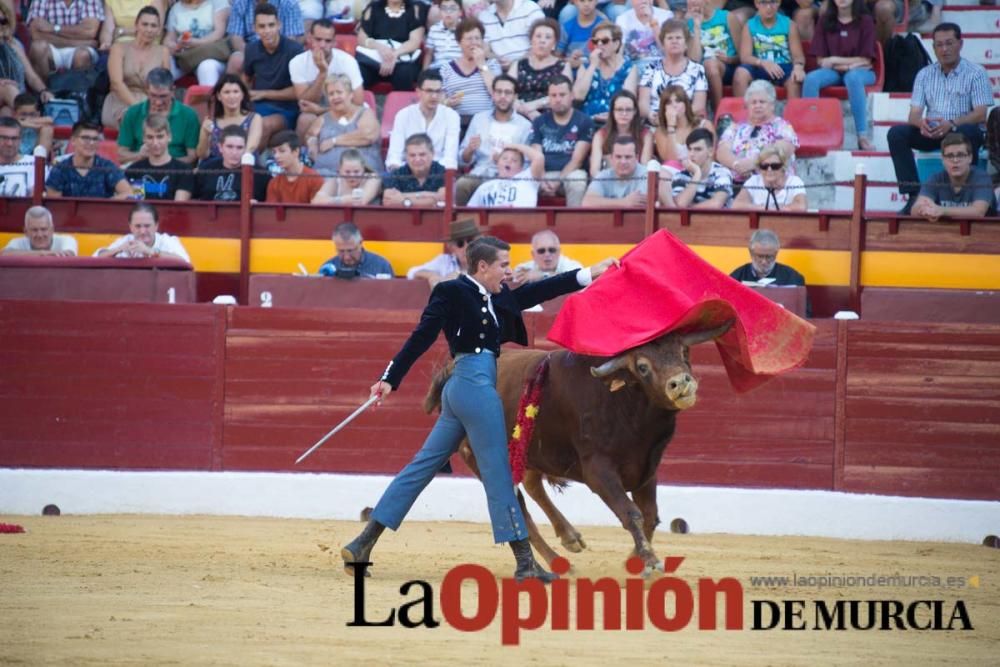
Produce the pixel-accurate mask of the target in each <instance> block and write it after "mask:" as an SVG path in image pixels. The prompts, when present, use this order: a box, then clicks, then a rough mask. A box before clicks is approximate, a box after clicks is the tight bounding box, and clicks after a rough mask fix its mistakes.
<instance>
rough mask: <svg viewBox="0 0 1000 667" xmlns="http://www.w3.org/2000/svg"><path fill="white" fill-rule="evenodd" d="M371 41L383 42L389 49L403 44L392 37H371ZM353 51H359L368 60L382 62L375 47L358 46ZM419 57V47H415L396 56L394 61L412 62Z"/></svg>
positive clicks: (380, 55)
mask: <svg viewBox="0 0 1000 667" xmlns="http://www.w3.org/2000/svg"><path fill="white" fill-rule="evenodd" d="M372 41H373V42H378V43H379V44H384V45H386V46H388V47H389V48H390V49H397V48H399V47H400V46H402V45H403V43H402V42H397V41H396V40H394V39H375V38H374V37H373V38H372ZM355 53H360V54H361V55H363V56H365V57H366V58H368V59H369V60H374V61H375V62H376V63H378V64H379V65H381V64H382V54H381V53H379V52H378V51H377V50H376V49H370V48H368V47H367V46H359V47H357V48H356V49H355ZM419 58H420V49H417V50H416V51H412V52H410V53H406V54H403V55H401V56H396V61H397V62H401V63H412V62H414V61H416V60H419Z"/></svg>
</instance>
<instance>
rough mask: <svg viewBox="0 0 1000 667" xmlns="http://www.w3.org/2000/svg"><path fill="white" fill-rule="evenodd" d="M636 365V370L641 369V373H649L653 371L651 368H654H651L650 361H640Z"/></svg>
mask: <svg viewBox="0 0 1000 667" xmlns="http://www.w3.org/2000/svg"><path fill="white" fill-rule="evenodd" d="M635 367H636V370H638V371H639V375H649V373H650V372H651V370H652V369H651V368H650V367H649V364H648V363H646V362H645V361H640V362H639V363H637V364H636V365H635Z"/></svg>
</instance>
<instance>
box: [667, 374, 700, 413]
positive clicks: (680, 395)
mask: <svg viewBox="0 0 1000 667" xmlns="http://www.w3.org/2000/svg"><path fill="white" fill-rule="evenodd" d="M697 395H698V381H697V380H695V379H694V378H693V377H691V374H690V373H678V374H677V375H675V376H673V377H672V378H670V379H669V380H667V398H668V399H669V400H670V402H671V403H673V404H674V406H675V407H677V409H678V410H687V409H688V408H690V407H691V406H692V405H694V403H695V400H697V397H698V396H697Z"/></svg>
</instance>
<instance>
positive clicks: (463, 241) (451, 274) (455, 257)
mask: <svg viewBox="0 0 1000 667" xmlns="http://www.w3.org/2000/svg"><path fill="white" fill-rule="evenodd" d="M477 238H479V227H477V226H476V221H475V220H473V219H472V218H465V219H462V220H454V221H452V223H451V224H450V225H449V228H448V238H446V239H445V252H443V253H442V254H440V255H438V256H437V257H435V258H434V259H432V260H430V261H429V262H426V263H424V264H420V265H419V266H414V267H413V268H411V269H410V270H409V271H407V272H406V279H407V280H426V281H427V282H428V283H430V285H431V287H432V288H433V287H434V286H435V285H437V284H438V283H439V282H441V281H442V280H453V279H454V278H458V277H459V276H460V275H461V274H463V273H465V272H466V271H467V270H468V268H469V265H468V261H467V260H466V258H465V250H466V248H467V247H468V245H469V244H470V243H472V242H473V241H475V240H476V239H477Z"/></svg>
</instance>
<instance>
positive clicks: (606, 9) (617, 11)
mask: <svg viewBox="0 0 1000 667" xmlns="http://www.w3.org/2000/svg"><path fill="white" fill-rule="evenodd" d="M630 9H632V0H628V1H627V2H626V3H625V4H624V5H616V4H615V3H613V2H598V3H597V11H599V12H601V13H602V14H604V15H605V16H607V17H608V20H610V21H611V22H612V23H614V22H615V19H616V18H618V17H619V16H621V15H622V14H624V13H625V12H627V11H628V10H630ZM579 13H580V12H579V11H577V9H576V5H574V4H573V3H569V4H567V5H566V6H565V7H563V8H562V11H561V12H559V19H558V20H559V25H560V26H561V25H562V24H563V23H566V22H567V21H572V20H573V19H575V18H576V15H577V14H579Z"/></svg>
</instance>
